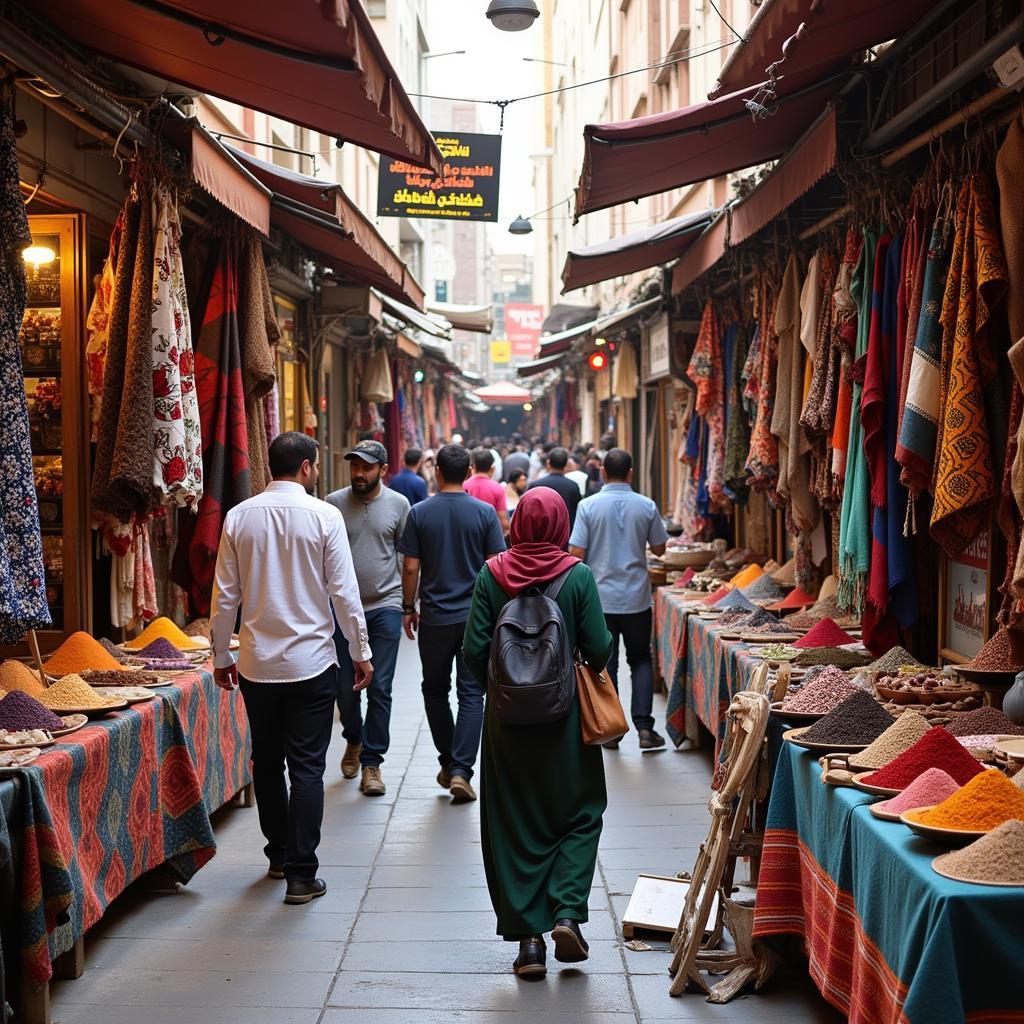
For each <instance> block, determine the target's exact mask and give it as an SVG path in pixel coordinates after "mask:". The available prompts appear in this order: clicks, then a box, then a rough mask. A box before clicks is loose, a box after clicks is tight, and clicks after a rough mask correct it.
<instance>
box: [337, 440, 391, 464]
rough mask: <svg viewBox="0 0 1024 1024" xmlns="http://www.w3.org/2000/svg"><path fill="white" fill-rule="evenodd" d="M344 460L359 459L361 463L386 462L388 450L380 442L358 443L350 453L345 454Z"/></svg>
mask: <svg viewBox="0 0 1024 1024" xmlns="http://www.w3.org/2000/svg"><path fill="white" fill-rule="evenodd" d="M345 458H346V459H361V460H362V461H363V462H379V463H380V464H382V465H383V464H384V463H386V462H387V461H388V450H387V448H385V447H384V445H382V444H381V443H380V441H360V442H359V444H357V445H356V446H355V448H353V449H352V450H351V451H350V452H346V453H345Z"/></svg>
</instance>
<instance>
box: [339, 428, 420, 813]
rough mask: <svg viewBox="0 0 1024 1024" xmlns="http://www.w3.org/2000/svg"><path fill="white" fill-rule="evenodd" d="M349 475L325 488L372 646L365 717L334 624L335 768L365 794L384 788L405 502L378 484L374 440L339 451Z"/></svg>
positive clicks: (384, 462) (380, 471)
mask: <svg viewBox="0 0 1024 1024" xmlns="http://www.w3.org/2000/svg"><path fill="white" fill-rule="evenodd" d="M345 459H346V461H347V462H348V465H349V474H350V476H351V479H352V485H351V486H350V487H344V488H342V489H341V490H340V491H335V492H334V493H333V494H330V495H328V496H327V500H328V501H329V502H330V503H331V504H332V505H333V506H334V507H335V508H337V509H338V510H339V511H340V512H341V515H342V518H343V519H344V520H345V530H346V532H347V533H348V541H349V546H350V547H351V549H352V562H353V564H354V566H355V573H356V581H357V582H358V584H359V598H360V600H361V601H362V604H363V611H364V612H365V614H366V628H367V631H368V633H369V639H370V646H371V647H372V649H373V663H374V674H373V681H372V682H371V684H370V686H369V688H368V689H367V691H366V720H365V722H364V720H363V711H362V698H361V696H360V694H359V692H357V691H355V690H354V689H353V681H354V678H355V677H354V672H355V668H354V666H353V664H352V659H351V658H350V657H349V656H348V650H347V647H346V645H345V643H344V637H343V636H342V635H341V632H340V630H339V631H336V632H335V634H334V640H335V644H336V645H337V648H338V662H339V664H340V666H341V667H340V670H339V673H338V677H339V679H338V683H339V685H338V711H339V712H340V713H341V724H342V735H343V736H344V737H345V741H346V743H347V746H346V747H345V755H344V757H342V759H341V774H342V775H343V776H344V777H345V778H346V779H354V778H355V777H356V775H357V774H360V770H361V775H362V777H361V779H360V782H359V789H360V790H361V791H362V792H363V793H364V794H365V795H366V796H383V795H384V793H385V791H386V789H385V786H384V780H383V778H382V777H381V771H380V766H381V764H382V763H383V761H384V755H385V754H386V753H387V751H388V745H389V743H390V726H391V684H392V681H393V680H394V677H395V663H396V661H397V660H398V645H399V642H400V641H401V638H402V576H401V571H400V567H399V556H398V548H397V545H398V540H399V538H400V537H401V536H402V531H403V529H404V528H405V521H406V519H407V518H408V516H409V502H408V501H407V500H406V498H405V497H404V496H403V495H401V494H399V493H398V492H397V491H393V490H391V488H390V487H385V486H384V485H383V476H384V474H385V473H387V469H388V453H387V449H385V447H384V445H382V444H381V443H380V442H379V441H360V442H359V444H357V445H356V446H355V447H354V448H353V449H352V450H351V451H350V452H348V453H347V454H346V455H345Z"/></svg>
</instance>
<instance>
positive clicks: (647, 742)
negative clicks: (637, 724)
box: [639, 729, 665, 750]
mask: <svg viewBox="0 0 1024 1024" xmlns="http://www.w3.org/2000/svg"><path fill="white" fill-rule="evenodd" d="M639 736H640V749H641V750H655V749H657V748H658V747H663V746H665V737H664V736H662V735H661V734H660V733H656V732H655V731H654V730H653V729H641V730H640V732H639Z"/></svg>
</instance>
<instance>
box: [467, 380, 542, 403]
mask: <svg viewBox="0 0 1024 1024" xmlns="http://www.w3.org/2000/svg"><path fill="white" fill-rule="evenodd" d="M473 395H474V396H475V397H476V398H478V399H479V400H480V401H481V402H486V403H487V404H488V405H518V404H520V403H521V402H529V401H530V399H531V398H533V395H532V393H531V392H529V391H527V390H526V388H522V387H520V386H519V385H518V384H513V383H512V382H511V381H503V382H502V383H500V384H488V385H487V386H486V387H482V388H475V389H474V390H473Z"/></svg>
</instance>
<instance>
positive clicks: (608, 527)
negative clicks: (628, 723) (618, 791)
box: [569, 448, 668, 750]
mask: <svg viewBox="0 0 1024 1024" xmlns="http://www.w3.org/2000/svg"><path fill="white" fill-rule="evenodd" d="M601 475H602V477H603V479H604V482H605V484H604V487H603V488H602V489H601V490H600V491H599V492H598V493H597V494H595V495H593V496H592V497H589V498H585V499H584V500H583V501H581V502H580V505H579V509H578V511H577V513H576V524H575V526H574V527H573V531H572V536H571V537H570V538H569V551H570V552H571V553H572V554H574V555H575V556H576V557H577V558H581V559H583V561H585V562H586V563H587V565H589V566H590V568H591V570H592V571H593V573H594V579H595V580H596V581H597V591H598V593H599V594H600V595H601V604H602V606H603V607H604V617H605V621H606V622H607V624H608V630H609V632H611V634H612V641H613V642H612V656H611V658H610V660H609V661H608V673H609V675H610V676H611V677H612V680H613V682H614V683H615V686H616V689H618V685H619V638H620V637H621V638H622V639H623V640H624V641H625V644H626V661H627V662H628V663H629V669H630V675H631V677H632V683H633V696H632V701H631V705H630V711H631V714H632V717H633V724H634V725H635V726H636V731H637V735H638V736H639V738H640V747H641V749H643V750H651V749H653V748H655V747H663V746H664V745H665V740H664V738H663V737H662V736H660V735H659V734H658V733H657V732H655V731H654V715H653V714H652V710H653V706H654V666H653V664H652V661H651V618H652V615H651V582H650V577H649V576H648V575H647V545H648V544H650V546H651V551H653V552H654V554H656V555H661V554H664V553H665V544H666V542H667V541H668V534H667V533H666V532H665V527H664V525H663V524H662V521H661V516H660V515H659V514H658V506H657V505H655V504H654V502H653V501H651V499H650V498H645V497H644V496H643V495H642V494H637V493H636V491H634V490H633V488H632V486H631V484H632V480H633V457H632V456H631V455H630V454H629V452H627V451H625V450H624V449H622V448H613V449H612V450H611V451H610V452H608V454H607V455H606V456H605V459H604V467H603V469H602V471H601ZM606 746H609V747H611V748H612V749H614V748H615V747H618V743H613V744H606Z"/></svg>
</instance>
